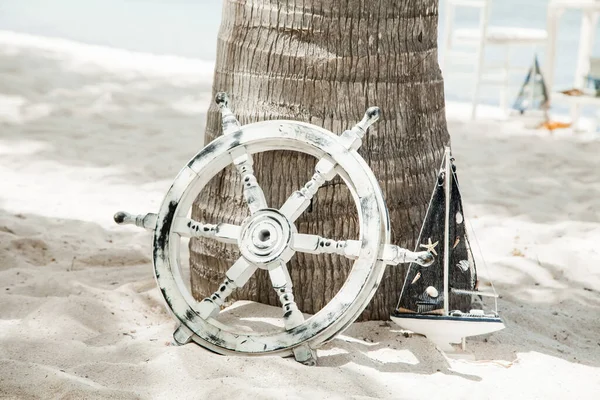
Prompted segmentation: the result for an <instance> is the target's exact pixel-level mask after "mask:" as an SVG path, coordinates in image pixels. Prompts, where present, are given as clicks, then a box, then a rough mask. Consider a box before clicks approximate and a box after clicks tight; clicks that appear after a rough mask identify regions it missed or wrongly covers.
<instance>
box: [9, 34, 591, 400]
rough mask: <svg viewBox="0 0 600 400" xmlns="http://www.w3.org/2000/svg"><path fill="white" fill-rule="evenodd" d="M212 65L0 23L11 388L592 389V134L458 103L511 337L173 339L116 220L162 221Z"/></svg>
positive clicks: (136, 233) (558, 395) (464, 165)
mask: <svg viewBox="0 0 600 400" xmlns="http://www.w3.org/2000/svg"><path fill="white" fill-rule="evenodd" d="M212 68H213V65H212V64H211V63H209V62H203V61H196V60H192V59H184V58H178V57H173V56H155V55H149V54H141V53H132V52H129V51H125V50H116V49H110V48H103V47H98V46H91V45H84V44H78V43H75V42H70V41H66V40H59V39H46V38H42V37H36V36H29V35H25V34H16V33H11V32H6V31H0V398H9V399H12V398H14V399H38V398H39V399H48V398H65V399H96V398H114V399H129V398H132V399H133V398H144V399H146V398H159V399H206V398H212V399H282V398H286V399H287V398H289V399H388V398H389V399H432V398H451V399H575V398H577V399H597V398H598V396H599V395H598V393H600V333H599V332H600V250H599V249H598V243H600V172H599V171H600V156H599V154H600V139H599V138H598V137H597V136H596V135H594V134H587V135H582V134H573V133H572V132H568V131H564V132H559V133H556V134H554V135H552V134H550V133H548V132H545V131H531V130H528V129H525V128H524V127H523V126H522V123H520V122H518V121H507V120H498V119H495V118H492V117H491V114H492V113H491V112H487V111H486V110H485V109H484V111H483V112H482V113H481V115H484V116H485V115H488V117H483V118H480V119H478V120H477V121H475V122H471V121H468V120H467V119H466V118H464V116H465V115H466V114H467V113H466V111H465V106H463V105H461V104H454V103H450V104H448V107H447V110H448V121H449V130H450V134H451V136H452V144H453V151H454V156H455V157H456V160H457V161H456V162H457V166H458V174H459V177H460V179H461V187H462V191H463V201H464V202H465V208H466V211H467V218H469V219H470V221H471V224H472V225H473V228H474V230H475V232H476V234H477V239H478V242H479V245H480V247H481V251H482V253H483V254H484V256H485V260H486V262H487V273H488V274H487V278H489V277H490V276H491V278H492V279H493V282H494V283H495V286H496V289H497V291H498V292H499V293H500V295H501V298H500V300H499V310H500V313H501V316H502V317H503V318H504V320H505V323H506V329H505V330H503V331H500V332H497V333H494V334H490V335H486V336H482V337H477V338H472V339H469V340H468V341H467V351H466V353H465V354H464V355H463V356H462V358H461V359H453V358H447V357H445V356H444V355H443V353H441V352H439V351H438V350H436V349H435V347H434V346H433V345H432V344H431V343H430V342H429V341H428V340H427V339H425V338H423V337H420V336H417V335H414V336H408V337H407V336H405V335H403V334H402V333H401V332H399V330H398V328H397V327H396V326H395V325H394V324H393V323H392V322H366V323H355V324H353V325H352V326H351V327H350V328H349V329H348V330H347V331H346V332H345V333H344V335H342V336H340V337H339V338H337V339H335V340H334V341H332V342H331V343H330V344H328V345H326V346H325V347H324V348H323V349H321V350H319V357H320V358H319V365H318V366H317V367H306V366H303V365H301V364H299V363H297V362H295V361H294V360H293V359H291V358H280V357H274V356H271V357H260V358H257V357H255V358H249V357H229V356H220V355H216V354H213V353H211V352H209V351H207V350H204V349H203V348H201V347H199V346H197V345H194V344H189V345H186V346H174V345H173V344H172V336H171V335H172V332H173V329H174V326H175V323H174V321H173V320H172V318H171V317H170V316H169V315H168V313H167V311H166V309H165V306H164V304H163V301H162V297H161V295H160V293H159V290H158V289H157V287H156V284H155V281H154V277H153V271H152V266H151V260H150V254H151V243H150V239H151V235H150V234H149V233H147V232H142V231H140V230H139V229H136V228H132V227H121V226H116V225H115V224H114V222H113V220H112V216H113V214H114V213H115V212H116V211H118V210H128V211H132V212H138V213H142V212H156V211H157V209H158V206H159V204H160V202H161V200H162V196H163V194H164V193H165V192H166V190H167V189H168V187H169V185H170V183H171V181H172V179H173V178H174V176H175V175H176V174H177V172H178V171H179V169H180V168H181V167H182V166H183V165H184V164H185V163H186V162H187V161H188V159H189V158H190V157H191V156H192V155H193V154H194V153H195V152H196V151H197V150H199V149H200V148H201V147H202V136H203V128H204V123H205V122H204V121H205V112H206V110H207V108H208V104H209V102H210V101H211V79H212ZM396 229H398V228H396ZM481 275H482V276H483V277H484V278H486V270H485V269H483V270H482V271H481ZM236 307H237V308H236V311H235V312H236V313H237V314H239V315H246V313H247V314H248V315H249V314H262V315H264V316H265V318H266V317H269V316H278V315H279V308H272V307H267V306H262V305H258V304H253V303H246V302H242V303H238V304H236Z"/></svg>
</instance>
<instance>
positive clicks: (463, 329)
mask: <svg viewBox="0 0 600 400" xmlns="http://www.w3.org/2000/svg"><path fill="white" fill-rule="evenodd" d="M453 161H454V160H453V159H452V158H451V155H450V148H449V147H447V148H446V152H445V156H444V161H443V164H442V167H441V168H440V172H439V174H438V178H437V182H436V185H435V188H434V189H433V194H432V196H431V201H430V203H429V208H428V210H427V214H426V216H425V220H424V222H423V226H422V227H421V233H420V235H419V242H418V243H419V245H418V247H419V248H420V249H426V250H428V251H430V252H431V253H433V254H434V255H435V256H436V260H435V261H434V263H433V264H432V265H430V266H429V267H422V266H420V265H418V264H410V265H409V267H408V273H407V275H406V279H405V281H404V286H403V288H402V293H401V294H400V299H399V301H398V306H397V307H396V310H395V311H394V313H393V314H392V315H391V318H392V320H393V321H394V322H395V323H396V324H398V325H400V327H402V328H403V329H407V330H409V331H412V332H415V333H419V334H422V335H425V336H427V338H428V339H430V340H431V341H432V342H434V343H435V344H436V345H438V347H440V348H442V349H443V350H451V349H452V346H451V345H450V344H451V343H461V341H462V340H463V338H465V337H468V336H475V335H481V334H485V333H490V332H495V331H498V330H501V329H503V328H504V324H503V323H502V320H501V319H500V318H499V317H498V312H497V298H498V295H497V294H496V293H495V291H494V292H493V293H492V292H483V291H480V290H479V289H478V280H477V270H476V267H475V259H474V257H473V253H472V251H471V246H470V243H469V240H468V238H467V229H466V226H465V224H466V222H465V217H464V214H463V207H462V201H461V196H460V191H459V185H458V180H457V178H456V167H455V166H454V163H453ZM492 288H493V286H492ZM484 297H489V298H493V299H494V310H493V311H486V310H485V305H484V302H483V298H484Z"/></svg>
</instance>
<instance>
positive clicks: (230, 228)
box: [173, 217, 241, 243]
mask: <svg viewBox="0 0 600 400" xmlns="http://www.w3.org/2000/svg"><path fill="white" fill-rule="evenodd" d="M173 232H175V233H177V234H179V235H180V236H184V237H207V238H212V239H215V240H218V241H219V242H223V243H237V241H238V238H239V236H240V232H241V227H240V226H238V225H232V224H226V223H219V224H216V225H214V224H203V223H202V222H198V221H194V220H193V219H190V218H185V217H179V218H176V219H175V222H174V224H173Z"/></svg>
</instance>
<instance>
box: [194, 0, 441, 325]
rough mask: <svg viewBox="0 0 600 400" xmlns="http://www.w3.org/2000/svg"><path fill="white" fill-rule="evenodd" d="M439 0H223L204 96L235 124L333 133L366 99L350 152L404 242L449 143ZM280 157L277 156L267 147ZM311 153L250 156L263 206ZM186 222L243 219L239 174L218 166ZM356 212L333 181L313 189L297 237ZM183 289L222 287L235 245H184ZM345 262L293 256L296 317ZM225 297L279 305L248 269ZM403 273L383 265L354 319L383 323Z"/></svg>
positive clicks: (349, 220)
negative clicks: (361, 130) (362, 164)
mask: <svg viewBox="0 0 600 400" xmlns="http://www.w3.org/2000/svg"><path fill="white" fill-rule="evenodd" d="M437 19H438V0H410V1H408V0H404V1H398V0H371V1H365V0H287V1H281V0H280V1H276V0H247V1H245V0H225V1H224V5H223V20H222V23H221V29H220V32H219V38H218V44H217V46H218V47H217V49H218V50H217V63H216V67H215V76H214V84H213V91H214V92H215V93H216V92H217V91H226V92H228V93H229V95H230V98H231V107H232V108H233V112H234V113H235V115H236V116H237V117H238V119H239V121H240V122H241V123H242V124H247V123H251V122H256V121H261V120H268V119H292V120H299V121H305V122H309V123H312V124H315V125H319V126H322V127H324V128H326V129H328V130H331V131H333V132H335V133H341V132H342V131H343V130H345V129H349V128H350V127H352V126H353V125H354V124H355V123H356V122H357V121H358V120H360V119H361V118H362V115H363V113H364V111H365V110H366V109H367V108H368V107H369V106H373V105H377V106H379V107H380V108H381V110H382V119H381V120H380V122H379V123H378V124H376V125H375V126H374V127H372V128H371V129H370V130H369V132H368V133H367V136H366V139H365V141H364V142H363V146H362V147H361V149H360V151H359V152H360V154H361V155H362V156H363V157H364V158H365V160H366V161H367V163H368V164H369V165H370V166H371V168H372V169H373V172H374V173H375V176H376V177H377V178H378V179H379V182H380V185H381V188H382V190H383V192H384V195H385V199H386V202H387V206H388V209H389V214H390V219H391V225H392V243H394V244H398V245H400V246H403V247H407V248H409V249H412V248H413V247H414V246H415V244H416V240H417V236H418V233H419V229H420V226H421V222H422V219H423V217H424V215H425V211H426V207H427V203H428V201H429V197H430V194H431V188H432V184H433V182H434V181H435V176H436V172H437V167H438V166H439V165H440V161H441V157H442V156H443V147H444V145H445V144H446V143H448V141H449V136H448V132H447V129H446V120H445V109H444V86H443V81H442V77H441V73H440V69H439V66H438V61H437ZM218 135H220V115H219V112H218V110H217V108H216V106H214V105H212V106H211V107H210V109H209V111H208V119H207V127H206V133H205V140H206V143H208V142H209V141H211V140H213V139H214V138H215V137H217V136H218ZM277 153H279V154H277ZM314 165H315V162H314V159H312V158H311V157H309V156H305V155H303V154H299V153H290V152H283V151H282V152H274V153H263V154H262V155H261V156H257V157H255V170H256V171H257V173H256V175H257V179H258V181H259V182H260V185H261V187H262V188H263V189H264V191H265V195H266V197H267V201H268V203H269V204H270V205H271V206H272V207H279V206H280V205H281V204H282V203H283V201H284V200H285V199H286V198H287V197H288V196H289V195H290V194H291V193H292V192H293V191H294V190H297V189H299V188H300V187H302V185H304V183H305V182H306V181H307V180H309V179H310V176H311V175H312V173H313V171H314ZM192 213H193V215H192V216H193V218H194V219H196V220H200V221H204V222H210V223H216V222H230V223H237V224H239V223H241V221H242V220H243V219H244V218H245V217H246V216H247V215H248V211H247V207H246V205H245V204H244V202H243V200H242V192H241V184H240V183H239V177H238V176H237V173H236V172H235V171H234V170H233V169H229V168H228V169H227V170H225V171H223V172H222V173H221V174H219V175H218V176H217V177H215V179H213V180H212V181H211V183H210V184H209V186H208V187H207V188H205V190H204V191H203V193H201V195H200V196H199V197H198V199H197V201H196V203H195V204H194V207H193V210H192ZM357 222H358V221H357V213H356V207H355V206H354V203H353V201H352V199H351V197H350V193H349V191H348V190H347V188H346V187H345V185H344V184H343V182H342V181H341V180H339V179H334V180H333V181H331V182H329V184H327V185H326V186H324V187H322V188H321V189H320V190H319V192H318V193H317V195H316V196H315V198H314V202H313V205H312V206H311V207H309V210H308V212H306V213H305V214H304V215H303V216H301V217H300V219H298V221H297V224H296V226H297V228H298V231H299V232H303V233H313V234H319V235H321V236H325V237H331V238H335V239H344V238H345V239H351V238H357V237H358V234H357ZM190 251H191V256H190V265H191V275H192V293H193V295H194V296H195V297H196V298H198V299H201V298H203V297H204V296H206V295H209V294H210V293H212V292H213V291H214V290H215V289H216V288H217V286H218V285H219V284H220V283H221V281H222V279H223V276H224V273H225V271H226V270H227V269H228V268H229V266H231V264H232V263H233V262H234V261H235V260H236V259H237V257H238V256H239V254H238V253H237V248H236V247H235V246H231V245H223V244H220V243H218V242H214V241H210V240H203V239H194V240H192V241H191V243H190ZM350 265H351V264H350V263H349V262H348V261H347V260H346V259H343V258H342V257H339V256H333V255H318V256H312V255H307V254H297V255H296V256H295V257H294V258H292V260H291V261H290V263H289V264H288V267H289V269H290V274H291V277H292V281H293V282H294V295H295V298H296V302H297V304H298V306H299V308H300V309H301V310H302V311H303V312H308V313H314V312H317V311H318V310H319V309H320V308H321V307H322V306H323V305H324V304H326V303H327V301H328V300H329V299H330V298H331V297H333V296H334V295H335V293H336V292H337V291H338V289H339V288H340V287H341V285H342V284H343V283H344V281H345V277H346V274H347V271H348V269H349V268H350ZM258 272H259V273H257V274H256V275H255V277H254V278H252V280H251V281H250V282H249V283H248V284H247V285H246V286H245V287H244V288H243V289H238V290H237V291H236V292H234V295H233V296H232V297H231V298H232V299H236V298H237V299H249V300H254V301H259V302H262V303H267V304H271V305H279V303H278V302H279V300H278V298H277V296H276V295H275V292H274V291H273V289H272V287H271V284H270V281H269V279H268V276H267V275H266V274H265V273H264V271H258ZM405 272H406V269H405V267H401V266H399V267H388V270H387V272H386V274H385V276H384V278H383V281H382V282H381V286H380V287H379V289H378V291H377V293H376V295H375V297H374V298H373V301H372V302H371V304H370V305H369V307H368V308H367V309H366V310H365V312H364V313H363V319H383V320H387V319H389V314H390V311H392V310H393V309H394V307H395V306H396V303H397V300H398V296H399V293H400V290H401V288H402V283H403V279H404V275H405Z"/></svg>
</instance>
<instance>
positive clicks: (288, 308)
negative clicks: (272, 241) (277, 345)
mask: <svg viewBox="0 0 600 400" xmlns="http://www.w3.org/2000/svg"><path fill="white" fill-rule="evenodd" d="M269 278H271V284H272V285H273V289H275V292H277V295H278V296H279V301H280V302H281V307H282V308H283V321H284V325H285V329H286V330H290V329H292V328H295V327H296V326H298V325H300V324H302V322H304V316H303V315H302V313H301V312H300V310H299V309H298V306H297V305H296V302H295V301H294V294H293V292H292V286H293V284H292V278H290V273H289V272H288V269H287V267H286V265H285V263H283V262H281V263H280V264H279V265H278V266H276V267H275V268H272V269H270V270H269Z"/></svg>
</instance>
